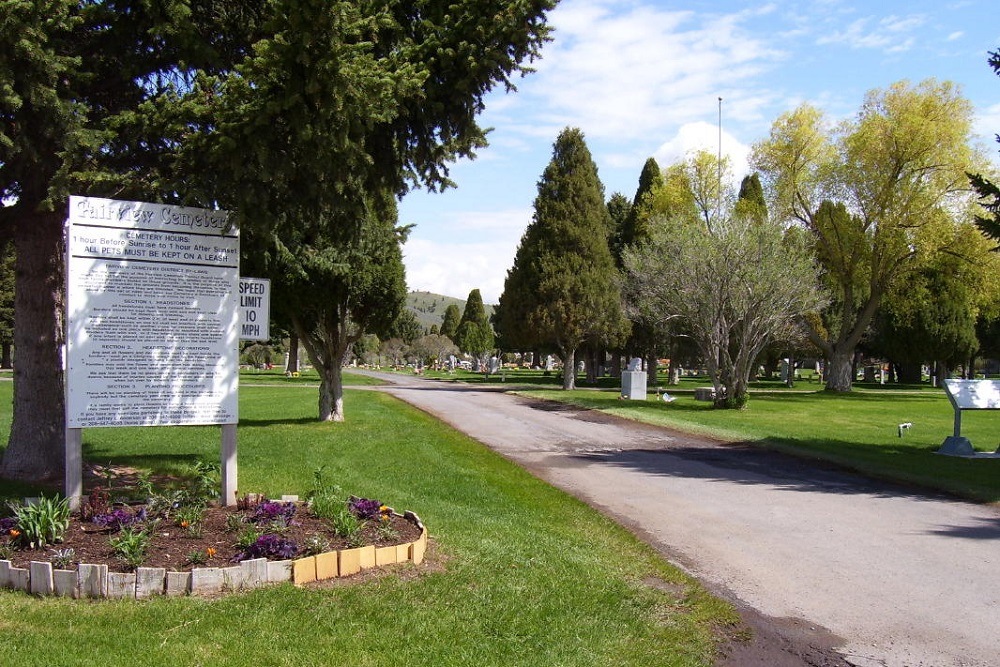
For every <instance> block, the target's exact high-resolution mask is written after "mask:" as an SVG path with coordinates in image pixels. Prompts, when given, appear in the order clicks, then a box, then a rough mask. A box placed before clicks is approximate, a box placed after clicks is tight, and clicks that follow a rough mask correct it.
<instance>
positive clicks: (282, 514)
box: [250, 501, 295, 525]
mask: <svg viewBox="0 0 1000 667" xmlns="http://www.w3.org/2000/svg"><path fill="white" fill-rule="evenodd" d="M293 516H295V503H277V502H274V501H265V502H263V503H261V504H260V505H257V507H256V508H255V509H254V512H253V515H252V516H251V517H250V521H252V522H254V523H270V522H272V521H282V522H284V523H285V524H286V525H291V523H292V517H293Z"/></svg>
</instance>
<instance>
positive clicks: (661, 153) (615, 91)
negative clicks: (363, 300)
mask: <svg viewBox="0 0 1000 667" xmlns="http://www.w3.org/2000/svg"><path fill="white" fill-rule="evenodd" d="M550 23H551V24H552V26H553V27H554V28H555V32H554V35H553V37H554V39H553V41H552V42H550V43H548V44H546V45H545V47H544V48H543V50H542V57H541V59H540V60H539V61H537V62H536V63H535V64H534V67H535V69H536V72H535V73H533V74H531V75H529V76H528V77H527V78H524V79H522V80H520V81H519V82H518V84H517V85H518V92H516V93H513V94H505V93H503V92H502V91H497V92H495V93H493V94H491V95H490V96H489V97H488V98H487V100H486V112H485V114H484V115H483V116H482V118H481V121H482V125H483V126H485V127H491V128H493V131H492V133H491V134H490V146H489V147H488V148H486V149H484V150H482V151H480V153H479V156H478V157H477V159H476V160H474V161H468V160H466V161H462V162H459V163H457V164H455V165H454V166H453V167H452V170H451V174H452V178H453V180H454V181H455V182H456V183H457V184H458V188H457V189H451V190H448V191H446V192H444V193H438V194H434V193H427V192H424V191H415V192H412V193H410V194H409V195H407V196H406V197H405V198H404V200H403V202H402V204H401V205H400V222H401V223H404V224H415V228H414V229H413V231H412V233H411V235H410V239H409V241H408V242H407V244H406V246H405V247H404V256H405V263H406V267H407V282H408V285H409V288H410V289H411V290H426V291H431V292H436V293H439V294H446V295H449V296H455V297H459V298H463V299H464V298H465V297H466V296H467V295H468V293H469V291H470V290H471V289H473V288H479V289H480V291H481V292H482V295H483V299H484V301H486V302H487V303H496V301H497V300H498V299H499V296H500V293H501V292H502V291H503V281H504V277H505V275H506V272H507V269H508V268H510V266H511V264H512V263H513V259H514V253H515V251H516V249H517V245H518V243H519V241H520V239H521V235H522V233H523V232H524V229H525V227H526V226H527V225H528V223H529V222H531V215H532V210H533V209H532V204H533V202H534V199H535V195H536V194H537V184H538V179H539V177H540V176H541V174H542V171H543V170H544V169H545V166H546V164H548V162H549V159H550V158H551V156H552V144H553V142H554V141H555V139H556V136H557V135H558V134H559V132H560V131H561V130H562V129H563V128H565V127H567V126H569V127H578V128H580V129H581V130H583V133H584V135H585V137H586V140H587V145H588V146H589V148H590V151H591V153H592V154H593V156H594V161H595V162H596V163H597V167H598V173H599V175H600V177H601V181H602V182H603V183H604V186H605V195H606V198H607V197H610V196H611V194H612V193H614V192H621V193H623V194H624V195H626V196H627V197H628V198H629V199H631V198H632V196H633V194H634V193H635V189H636V187H637V185H638V179H639V173H640V171H641V170H642V165H643V163H644V162H645V161H646V159H647V158H649V157H655V158H656V160H657V161H658V162H659V164H660V166H661V167H665V166H667V165H669V164H672V163H673V162H675V161H677V160H679V159H682V158H683V157H684V155H685V154H686V153H687V152H689V151H692V150H698V149H706V150H710V151H712V152H713V153H714V152H715V151H716V150H717V149H718V141H719V101H718V100H719V98H720V97H721V98H722V103H721V107H722V123H721V124H722V150H723V152H724V153H726V154H727V155H728V156H729V157H730V159H731V160H732V164H733V166H734V172H735V178H737V179H739V178H742V177H743V176H744V175H745V173H746V170H747V168H746V156H747V153H748V151H749V148H750V146H751V145H752V144H753V143H754V142H756V141H759V140H761V139H762V138H764V137H765V136H766V135H767V133H768V131H769V129H770V125H771V123H772V122H773V121H774V120H775V119H776V118H777V117H778V116H779V115H780V114H781V113H783V112H785V111H787V110H789V109H792V108H794V107H796V106H798V105H799V104H801V103H802V102H805V101H808V102H810V103H811V104H814V105H817V106H819V107H821V108H823V109H824V110H825V111H826V112H827V113H828V114H829V115H830V116H831V117H832V118H834V119H836V118H844V117H850V116H853V115H854V114H855V113H856V112H857V111H858V109H859V107H860V106H861V103H862V100H863V98H864V95H865V93H866V92H867V91H869V90H872V89H876V88H885V87H887V86H889V85H890V84H892V83H894V82H896V81H900V80H903V79H907V80H909V81H911V82H913V83H916V82H919V81H921V80H922V79H925V78H929V77H934V78H937V79H946V80H950V81H954V82H955V83H958V84H959V85H960V86H961V88H962V91H963V93H964V94H965V96H966V97H967V98H968V99H969V100H970V101H971V102H972V104H973V106H974V108H975V110H976V132H977V134H978V135H979V138H980V141H981V144H982V147H983V148H984V150H985V151H987V152H988V154H989V155H990V157H991V158H992V159H993V161H994V163H996V164H998V165H1000V156H998V149H1000V144H997V143H995V141H994V135H995V134H997V133H1000V77H997V76H996V75H994V73H993V71H992V70H991V69H990V68H989V66H988V65H987V64H986V59H987V57H988V55H987V52H988V51H996V50H998V49H1000V6H998V5H997V3H996V0H969V1H951V0H938V1H937V2H928V1H925V0H911V1H910V2H901V1H899V0H868V1H861V0H819V1H816V2H803V1H801V0H798V1H792V0H780V1H778V2H760V3H743V2H726V1H721V2H691V1H683V2H667V1H665V0H562V2H561V3H560V4H559V6H558V7H557V8H556V10H555V11H553V12H552V13H551V14H550Z"/></svg>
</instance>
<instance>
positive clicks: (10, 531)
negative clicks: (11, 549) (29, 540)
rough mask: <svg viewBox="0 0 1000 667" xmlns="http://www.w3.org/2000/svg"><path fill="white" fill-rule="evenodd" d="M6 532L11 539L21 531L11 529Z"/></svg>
mask: <svg viewBox="0 0 1000 667" xmlns="http://www.w3.org/2000/svg"><path fill="white" fill-rule="evenodd" d="M8 532H9V533H10V536H11V537H17V536H18V535H20V534H21V531H19V530H18V529H17V528H11V529H10V530H9V531H8Z"/></svg>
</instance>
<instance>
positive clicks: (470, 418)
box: [385, 375, 1000, 667]
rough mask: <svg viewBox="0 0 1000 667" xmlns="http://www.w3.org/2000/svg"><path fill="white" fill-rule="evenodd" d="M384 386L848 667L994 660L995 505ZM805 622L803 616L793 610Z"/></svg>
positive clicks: (478, 391) (998, 572) (467, 392)
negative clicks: (816, 637) (828, 640)
mask: <svg viewBox="0 0 1000 667" xmlns="http://www.w3.org/2000/svg"><path fill="white" fill-rule="evenodd" d="M386 377H387V379H389V380H390V381H391V382H395V383H397V384H395V385H393V386H391V387H388V388H386V389H385V390H386V391H389V392H390V393H392V394H394V395H396V396H398V397H399V398H401V399H403V400H405V401H407V402H409V403H411V404H413V405H415V406H417V407H419V408H421V409H423V410H425V411H427V412H429V413H431V414H433V415H435V416H437V417H439V418H440V419H442V420H443V421H445V422H447V423H449V424H451V425H452V426H454V427H456V428H458V429H459V430H461V431H464V432H465V433H468V434H469V435H471V436H472V437H474V438H476V439H477V440H479V441H481V442H483V443H484V444H486V445H488V446H489V447H491V448H492V449H494V450H496V451H498V452H500V453H501V454H503V455H505V456H506V457H508V458H510V459H512V460H514V461H516V462H517V463H519V464H521V465H523V466H525V467H526V468H528V469H530V470H532V471H533V472H535V473H536V474H537V475H539V476H540V477H542V478H543V479H545V480H547V481H548V482H550V483H551V484H554V485H555V486H557V487H560V488H562V489H565V490H566V491H568V492H570V493H572V494H574V495H576V496H578V497H580V498H582V499H583V500H585V501H587V502H588V503H589V504H591V505H592V506H595V507H597V508H599V509H601V510H602V511H604V512H606V513H608V514H610V515H611V516H613V517H615V518H616V519H618V520H619V521H621V522H622V523H624V524H627V525H629V526H631V527H632V528H633V529H634V530H636V531H637V532H638V533H639V534H640V535H641V536H643V537H644V539H646V540H647V541H649V542H650V543H651V544H653V546H655V547H657V548H658V549H660V550H661V551H662V552H663V553H664V554H665V555H667V556H668V558H671V559H672V560H673V561H674V562H676V563H678V564H680V565H681V566H682V567H684V568H685V569H687V570H688V571H689V572H690V573H692V574H693V575H695V576H697V577H698V578H699V579H701V580H702V581H703V582H705V583H706V584H707V585H708V586H709V587H711V588H713V589H715V590H718V591H721V592H723V593H724V594H727V595H729V596H731V597H734V598H735V599H737V600H739V601H742V602H744V603H746V604H747V605H749V606H750V607H752V608H754V609H756V610H757V611H759V612H761V613H763V614H765V615H767V616H770V617H775V618H778V619H786V618H787V619H800V620H798V621H789V624H790V625H793V626H799V627H801V626H802V625H803V623H805V624H812V625H813V626H821V627H822V628H825V629H826V630H829V631H830V632H832V633H833V635H835V637H834V645H835V646H837V649H838V651H839V652H841V654H842V655H843V656H844V657H845V658H846V659H847V660H848V662H850V663H851V664H854V665H859V666H864V667H868V666H871V665H886V666H889V667H897V666H899V667H903V666H906V667H917V666H925V667H932V666H933V667H957V666H974V667H979V666H985V665H1000V569H998V564H1000V511H998V510H997V509H995V508H993V507H989V506H980V505H975V504H970V503H963V502H956V501H953V500H949V499H947V498H940V497H931V496H928V495H925V494H921V493H915V492H913V491H912V490H907V489H905V488H895V487H890V486H887V485H885V484H880V483H876V482H871V481H868V480H865V479H863V478H860V477H856V476H852V475H848V474H845V473H842V472H839V471H837V470H833V469H827V468H823V467H818V466H816V465H815V464H809V463H805V462H802V461H799V460H797V459H794V458H791V457H786V456H782V455H778V454H775V453H769V452H762V451H759V450H754V449H750V448H745V447H741V446H732V445H720V444H718V443H716V442H713V441H711V440H708V439H703V438H697V437H692V436H687V435H682V434H678V433H676V432H673V431H669V430H666V429H660V428H656V427H650V426H644V425H639V424H634V423H630V422H626V421H622V420H617V419H614V418H610V417H606V416H604V415H600V414H598V413H593V412H589V411H583V410H579V409H576V408H569V407H565V406H560V405H557V404H552V403H546V402H541V401H533V400H530V399H525V398H518V397H515V396H510V395H505V394H503V393H502V392H499V391H496V390H491V389H486V388H476V387H471V386H468V385H460V384H452V383H441V382H434V381H430V380H423V379H417V378H408V377H402V376H395V375H393V376H386ZM802 619H804V620H802Z"/></svg>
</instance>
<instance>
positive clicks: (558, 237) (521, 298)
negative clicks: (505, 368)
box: [497, 128, 627, 389]
mask: <svg viewBox="0 0 1000 667" xmlns="http://www.w3.org/2000/svg"><path fill="white" fill-rule="evenodd" d="M610 229H611V223H610V220H609V214H608V208H607V206H606V205H605V203H604V186H603V185H602V184H601V181H600V179H599V178H598V175H597V166H596V165H595V164H594V161H593V158H592V157H591V155H590V150H589V149H588V148H587V144H586V143H585V142H584V138H583V133H582V132H581V131H580V130H579V129H575V128H567V129H565V130H563V131H562V133H560V135H559V137H558V138H557V139H556V143H555V146H554V148H553V151H552V160H551V161H550V162H549V164H548V166H547V167H546V168H545V171H544V173H543V174H542V178H541V180H539V182H538V196H537V197H536V198H535V214H534V218H533V220H532V222H531V224H530V225H529V226H528V229H527V230H525V233H524V236H523V237H522V239H521V246H520V247H519V248H518V251H517V255H516V256H515V259H514V266H513V268H511V270H510V271H508V273H507V281H506V283H505V284H504V294H503V296H501V298H500V316H499V317H498V318H497V321H498V324H499V326H500V327H501V331H502V334H503V335H504V337H505V340H511V339H516V340H518V341H519V343H520V344H522V345H524V344H527V345H531V344H537V345H539V346H543V345H550V346H552V347H554V348H555V349H556V350H557V351H558V352H559V355H560V356H561V357H562V360H563V389H573V388H574V387H575V385H576V372H575V366H576V352H577V349H578V348H579V347H580V346H581V344H583V343H584V342H585V341H590V342H594V341H602V342H604V343H606V344H613V343H616V342H619V341H620V340H621V338H622V337H623V335H624V333H625V331H626V330H627V323H626V322H625V320H624V318H623V316H622V309H621V298H620V294H619V290H618V288H617V281H616V276H617V271H616V269H615V264H614V260H613V258H612V256H611V250H610V246H609V244H608V235H609V230H610ZM518 328H520V329H521V332H520V333H519V332H518V331H517V329H518Z"/></svg>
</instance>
